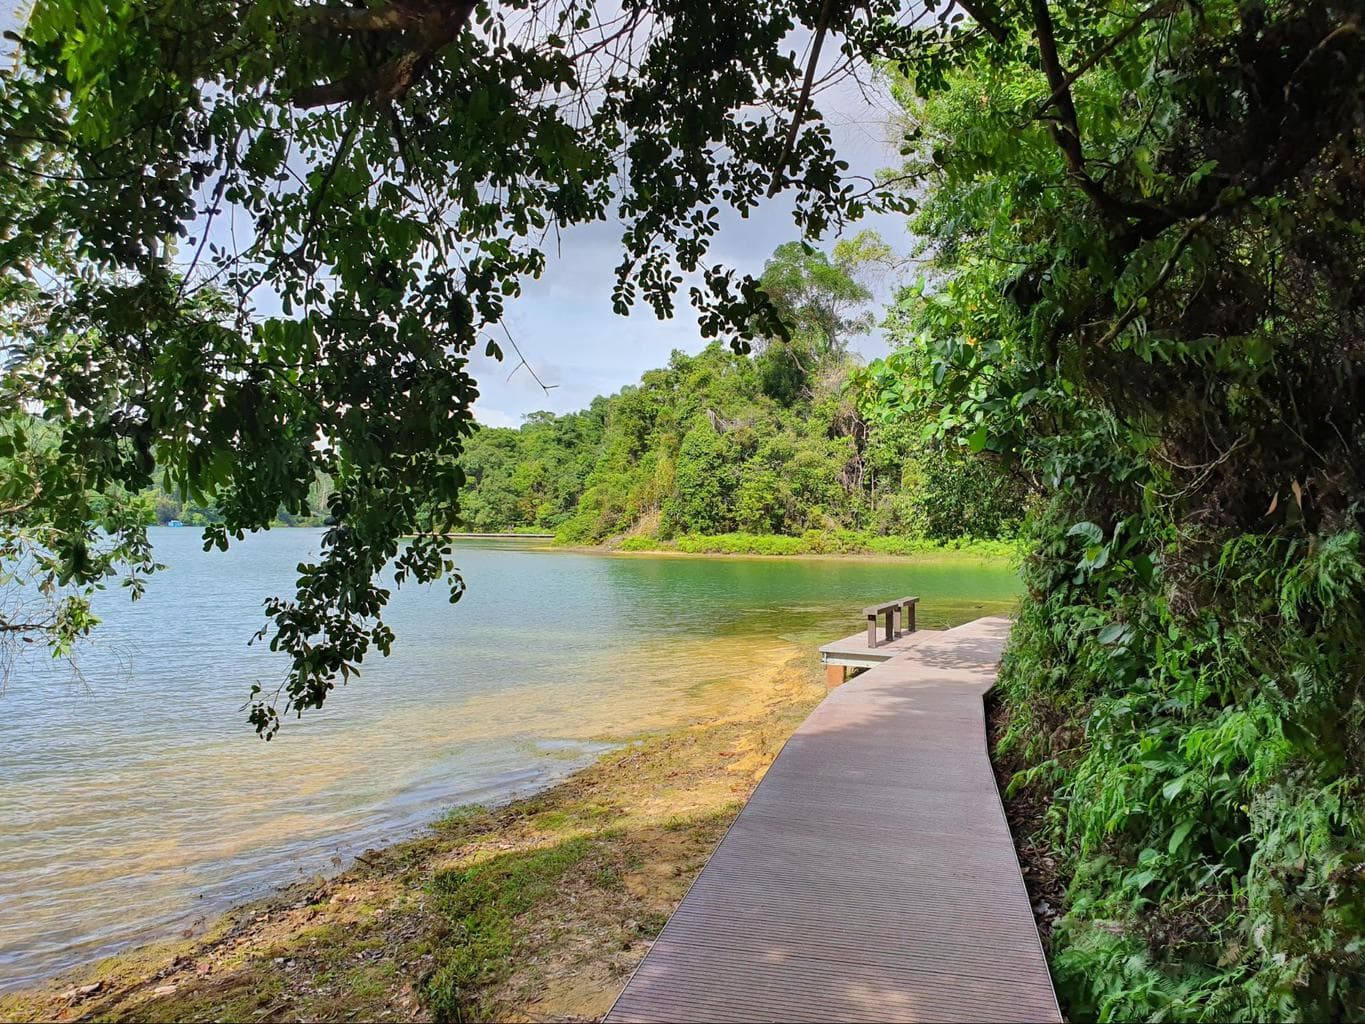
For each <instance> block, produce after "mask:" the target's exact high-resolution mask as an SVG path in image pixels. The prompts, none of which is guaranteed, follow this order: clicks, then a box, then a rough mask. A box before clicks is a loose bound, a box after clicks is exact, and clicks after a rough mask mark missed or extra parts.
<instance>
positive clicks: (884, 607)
mask: <svg viewBox="0 0 1365 1024" xmlns="http://www.w3.org/2000/svg"><path fill="white" fill-rule="evenodd" d="M918 603H919V598H918V597H899V598H897V599H896V600H894V601H887V602H886V603H885V604H876V605H873V606H872V607H870V608H864V609H863V614H864V615H866V616H867V646H868V647H876V646H877V643H878V641H877V619H878V617H879V616H882V615H885V616H886V628H885V633H886V637H885V639H884V640H883V641H881V642H882V643H890V642H891V641H892V640H895V639H896V638H897V637H898V636H902V635H904V634H905V633H913V632H914V631H915V605H916V604H918ZM902 609H904V613H905V618H904V623H905V628H904V629H901V622H902V619H901V612H902Z"/></svg>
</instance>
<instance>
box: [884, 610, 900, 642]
mask: <svg viewBox="0 0 1365 1024" xmlns="http://www.w3.org/2000/svg"><path fill="white" fill-rule="evenodd" d="M896 617H897V618H900V616H899V615H898V616H896ZM892 629H893V627H892V625H891V610H890V609H889V608H888V609H887V612H886V642H887V643H890V642H891V641H892V640H894V639H896V634H895V633H894V632H892Z"/></svg>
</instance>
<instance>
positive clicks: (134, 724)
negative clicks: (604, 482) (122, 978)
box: [0, 529, 1019, 988]
mask: <svg viewBox="0 0 1365 1024" xmlns="http://www.w3.org/2000/svg"><path fill="white" fill-rule="evenodd" d="M152 534H153V538H154V542H155V546H156V554H157V558H158V560H160V561H161V562H164V563H166V564H167V565H168V566H169V568H168V569H167V570H166V571H165V572H163V573H160V574H158V575H157V576H155V577H154V578H153V579H152V581H151V585H150V587H149V589H148V593H147V596H146V597H145V598H143V599H142V600H141V601H138V602H136V603H130V602H128V601H127V599H126V597H125V596H124V595H123V593H122V592H120V591H115V592H112V593H110V594H107V595H101V598H100V600H99V601H98V602H97V610H98V611H99V613H100V614H101V615H102V616H103V617H104V623H103V624H102V625H101V626H100V627H99V629H98V631H97V635H96V638H95V640H94V641H93V642H92V643H91V644H90V645H88V646H87V647H85V648H83V649H82V651H81V653H80V656H79V661H78V665H77V668H78V672H75V673H73V671H72V670H71V668H70V667H69V666H65V665H56V664H53V663H51V662H50V660H49V659H47V658H46V657H45V656H44V655H43V654H42V653H41V652H35V654H34V655H32V656H30V657H28V658H26V659H23V660H20V661H19V662H18V664H17V665H16V666H15V667H14V669H13V671H12V672H11V674H10V677H9V679H8V680H7V683H6V686H5V689H4V691H3V693H0V988H8V987H14V986H18V985H23V984H25V983H26V982H31V981H33V980H35V979H37V978H40V977H43V976H45V975H47V974H50V973H53V972H55V971H58V970H60V969H62V968H63V967H66V966H69V965H71V964H73V963H76V962H80V961H82V960H87V959H90V958H93V957H96V956H99V955H102V954H105V953H108V952H112V951H114V950H116V949H118V948H120V947H123V946H126V945H128V944H130V943H133V942H136V941H138V940H141V939H145V938H149V937H155V936H158V935H166V934H171V933H173V932H175V931H177V930H180V929H184V928H189V927H193V926H195V924H196V923H198V922H199V921H201V920H203V919H206V918H207V917H208V916H210V915H211V914H212V913H214V912H215V911H217V910H220V909H222V908H223V907H224V906H225V905H226V904H228V903H231V902H233V901H236V900H240V899H244V898H247V897H250V896H252V895H255V894H259V893H261V892H264V891H266V890H268V888H269V887H270V886H277V885H285V884H288V883H290V882H293V881H297V880H298V879H299V878H302V877H310V876H312V875H314V874H317V873H319V872H325V871H329V870H333V869H335V868H336V867H338V866H340V865H341V864H343V863H344V862H345V860H346V859H347V858H349V857H350V856H353V855H354V854H355V853H358V852H360V851H361V850H363V849H365V848H367V847H371V846H375V845H378V844H381V843H383V842H386V841H391V840H393V839H397V838H400V837H402V836H403V835H405V834H410V833H411V832H412V831H413V830H414V829H416V828H417V827H418V826H420V825H421V824H422V823H423V822H425V821H429V820H431V819H433V818H434V817H436V816H437V815H439V814H440V813H441V812H442V811H443V810H445V809H448V808H451V807H454V806H458V805H461V804H468V803H489V802H495V801H500V800H505V799H508V798H510V797H513V796H516V795H518V794H519V793H524V792H527V791H530V790H532V789H535V788H539V787H542V786H544V785H546V784H548V783H550V782H552V781H554V780H555V779H557V778H560V777H562V776H563V775H565V774H567V773H568V772H570V771H572V770H574V769H575V768H577V767H579V766H581V765H583V764H586V763H587V762H589V761H590V760H591V759H592V758H593V757H594V756H595V755H596V754H597V753H598V752H600V751H602V750H604V749H606V748H607V747H608V746H610V745H612V744H614V743H617V742H620V741H622V740H625V739H628V738H629V737H631V736H634V735H638V734H640V733H642V732H646V731H648V730H650V729H657V728H662V727H665V726H669V725H672V724H676V723H679V722H682V721H686V720H690V719H695V718H698V717H700V716H703V715H705V714H706V713H707V707H708V697H709V695H713V694H714V693H715V692H716V691H717V689H718V688H723V687H724V686H725V684H726V681H727V680H734V679H736V678H739V677H741V676H743V675H744V674H746V673H752V672H760V671H768V670H771V669H772V668H773V667H774V666H777V665H780V664H784V663H787V662H789V661H791V660H792V659H799V660H800V663H801V664H804V665H808V666H809V669H810V670H811V671H812V672H815V671H817V670H818V661H819V659H818V654H817V652H816V648H817V647H818V646H819V645H820V644H821V643H824V642H826V641H828V640H831V639H834V638H835V637H837V636H840V635H845V634H848V633H852V632H854V631H855V630H857V629H858V628H860V626H861V622H860V620H859V618H858V610H859V609H860V608H861V607H862V606H863V605H865V604H868V603H872V602H874V601H881V600H887V599H890V598H893V597H898V596H900V595H902V594H917V595H918V596H919V597H920V598H921V602H920V605H919V624H920V626H921V627H922V628H942V627H944V626H948V625H955V624H957V623H960V622H965V621H967V620H969V619H972V618H976V617H977V616H980V615H989V614H1000V613H1007V612H1008V611H1009V610H1010V609H1011V607H1012V606H1013V604H1014V602H1015V600H1016V596H1017V593H1018V587H1019V585H1018V581H1017V579H1016V577H1015V575H1014V573H1013V572H1012V571H1011V569H1010V568H1009V567H1008V566H1006V565H1004V564H1002V563H996V562H986V561H981V560H978V559H972V558H963V557H951V556H943V557H939V556H935V557H926V558H916V559H898V560H863V559H802V560H794V559H787V560H784V559H745V558H705V557H679V556H651V555H608V554H594V553H582V552H571V551H559V550H553V549H549V548H546V547H541V546H536V545H534V544H532V543H529V542H515V543H507V542H499V541H492V542H477V543H476V542H467V543H465V542H462V543H461V545H460V547H459V550H458V558H457V562H458V564H459V566H460V568H461V570H462V572H463V574H464V576H465V579H466V581H467V582H468V585H469V591H468V593H467V594H466V596H465V597H464V598H463V599H462V600H461V601H460V602H459V603H458V604H455V605H451V604H449V603H448V601H447V600H446V596H445V591H444V590H443V589H442V588H440V587H437V588H428V589H424V588H405V589H404V590H401V591H398V592H396V593H395V594H394V598H393V602H392V605H391V608H390V612H389V614H388V615H387V616H386V619H387V621H388V622H389V623H390V624H391V625H392V626H393V627H394V629H395V631H396V632H397V634H398V640H397V643H396V644H395V647H394V653H393V655H392V657H389V658H387V659H385V658H380V657H375V658H373V659H372V660H367V661H366V663H365V665H364V669H363V672H362V674H361V676H360V677H359V678H358V679H354V680H352V682H351V683H350V684H349V685H348V686H346V687H344V688H341V689H338V690H337V691H336V692H334V693H333V695H332V696H331V698H330V699H329V701H328V704H327V706H326V707H325V708H324V709H323V710H322V711H321V712H310V713H307V714H305V715H304V717H303V718H302V719H301V720H299V719H295V718H293V717H289V718H287V719H286V720H285V724H284V726H283V728H282V729H281V731H280V733H279V735H278V736H277V737H276V738H275V740H274V741H272V742H270V743H268V744H267V743H264V742H262V741H261V740H259V739H258V738H257V737H256V736H255V734H254V732H252V730H251V729H250V727H248V726H247V724H246V715H245V712H244V711H243V710H242V705H243V703H244V701H245V700H246V698H247V695H248V693H249V691H250V688H251V685H252V683H255V682H258V681H259V682H260V683H262V685H263V686H264V687H265V688H266V689H267V690H273V688H274V687H275V686H276V685H277V684H278V683H279V681H280V678H281V676H282V670H283V668H282V663H281V660H280V658H279V657H278V656H276V655H272V654H271V653H270V652H269V651H268V650H267V649H266V648H265V646H264V645H255V646H248V645H247V641H248V640H249V639H250V637H251V636H252V634H253V633H254V632H255V631H256V629H258V628H259V627H260V625H261V624H262V622H263V613H262V609H261V602H262V600H263V599H264V598H265V597H267V596H269V595H272V594H279V593H286V592H288V591H289V589H290V588H291V586H292V583H293V579H294V576H295V566H296V565H297V564H298V563H299V562H301V561H304V560H306V559H309V558H311V557H313V555H314V554H315V552H316V550H317V545H318V541H319V538H320V531H315V530H302V529H296V530H279V531H273V532H270V533H266V534H262V535H259V536H254V537H250V538H248V539H247V540H246V541H245V542H244V543H241V544H239V545H237V546H235V547H234V548H233V549H232V550H230V551H228V552H226V553H221V552H214V553H207V554H206V553H205V552H203V551H202V550H201V542H200V535H199V531H198V530H194V529H155V530H153V531H152Z"/></svg>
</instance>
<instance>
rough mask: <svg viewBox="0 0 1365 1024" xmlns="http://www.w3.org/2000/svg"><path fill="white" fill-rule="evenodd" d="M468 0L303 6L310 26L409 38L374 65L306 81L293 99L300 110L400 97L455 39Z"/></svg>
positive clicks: (469, 10)
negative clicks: (437, 3)
mask: <svg viewBox="0 0 1365 1024" xmlns="http://www.w3.org/2000/svg"><path fill="white" fill-rule="evenodd" d="M474 7H475V4H474V2H473V0H460V2H459V3H455V4H452V5H449V6H431V7H421V6H409V5H406V4H399V3H392V4H389V5H388V6H386V7H377V8H371V9H359V8H357V9H352V8H344V7H326V6H314V7H307V8H304V12H305V15H306V16H307V18H308V19H309V21H310V23H311V24H313V25H314V26H315V27H321V28H323V29H327V30H330V31H334V32H341V33H353V32H377V33H383V34H394V35H397V36H399V37H400V38H401V37H409V36H410V37H412V38H411V39H410V40H405V41H406V42H407V43H408V45H407V46H406V48H405V49H403V50H402V51H401V52H400V53H398V54H397V56H395V57H393V58H391V59H390V60H388V61H387V62H385V63H384V64H382V65H380V66H379V67H377V68H366V69H364V70H362V71H357V72H356V73H355V74H352V75H347V76H346V77H345V78H339V79H337V80H336V81H332V82H323V83H321V84H318V85H310V86H305V87H303V88H302V89H299V90H297V91H296V92H295V93H294V95H293V98H292V102H293V104H294V106H296V107H301V108H303V109H310V108H312V107H325V106H330V105H332V104H335V103H357V102H360V101H361V100H365V99H369V98H371V97H373V98H376V99H381V100H396V99H401V98H402V97H403V95H404V94H405V93H406V92H407V91H408V90H409V89H411V88H412V86H413V85H414V84H416V82H417V80H418V79H419V78H421V76H422V74H423V72H424V71H425V69H426V66H427V63H428V61H429V60H430V58H431V56H432V54H434V53H435V52H436V51H437V50H439V49H441V47H443V46H448V45H449V44H450V43H452V42H454V41H455V39H456V37H458V36H459V34H460V33H461V32H463V31H464V29H465V26H467V25H468V24H469V19H470V17H471V16H472V15H473V13H474Z"/></svg>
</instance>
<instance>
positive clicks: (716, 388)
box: [460, 344, 1023, 543]
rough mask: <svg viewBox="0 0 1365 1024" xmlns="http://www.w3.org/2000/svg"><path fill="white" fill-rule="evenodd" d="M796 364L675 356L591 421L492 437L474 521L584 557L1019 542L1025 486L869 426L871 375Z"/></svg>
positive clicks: (949, 445)
mask: <svg viewBox="0 0 1365 1024" xmlns="http://www.w3.org/2000/svg"><path fill="white" fill-rule="evenodd" d="M789 357H790V352H789V350H788V349H787V348H785V347H782V346H772V347H769V348H768V349H766V350H765V351H764V352H763V353H762V354H760V355H759V356H757V357H750V356H745V355H737V354H735V353H733V352H731V351H729V350H728V349H726V348H724V347H722V346H720V345H714V344H713V345H711V346H709V347H707V348H706V349H704V350H703V351H702V352H701V353H699V354H698V355H696V356H689V355H686V354H684V353H682V352H675V353H674V354H673V358H672V359H671V360H670V362H669V365H668V366H667V367H664V368H662V369H658V370H651V371H650V372H648V373H646V374H645V375H644V377H643V379H642V380H641V381H640V383H639V384H638V385H635V386H632V387H628V388H625V389H623V390H622V391H620V392H618V393H617V394H615V395H612V396H610V397H606V398H598V399H595V400H594V401H593V403H592V405H591V406H590V407H589V408H588V409H586V410H584V411H582V412H579V413H570V414H568V415H564V416H553V415H551V414H549V413H536V414H534V415H532V416H530V417H528V418H527V421H526V422H525V423H524V424H523V425H522V426H521V427H520V428H519V429H516V430H512V429H508V428H483V429H480V430H479V431H478V432H477V433H476V434H474V436H473V437H471V438H470V440H469V441H468V443H467V444H466V448H465V454H464V456H463V458H462V461H461V466H462V468H463V470H464V473H465V476H466V478H467V481H468V482H467V484H466V489H465V492H464V494H463V495H462V496H461V503H460V509H461V518H462V522H463V523H464V525H465V526H466V527H468V528H469V529H473V530H479V531H488V530H493V531H497V530H513V529H518V528H524V527H536V528H540V529H543V530H550V531H554V532H556V533H557V534H558V536H559V537H560V538H561V539H562V540H565V541H569V542H573V543H596V542H599V541H603V540H607V539H610V538H615V537H619V536H621V535H627V534H634V535H644V536H650V537H656V538H661V539H668V538H671V537H675V536H678V535H684V534H722V533H731V532H741V533H748V534H759V535H762V534H785V535H794V534H800V533H803V532H805V531H807V530H830V529H841V528H842V529H855V530H865V531H870V532H871V533H874V534H878V535H886V534H897V535H901V536H906V537H911V538H926V539H950V538H956V537H960V536H963V535H970V536H974V537H978V538H994V537H999V536H1002V535H1007V534H1012V533H1013V532H1014V530H1015V529H1016V528H1017V526H1018V523H1019V521H1020V518H1021V508H1022V500H1023V491H1022V487H1021V486H1020V484H1019V483H1018V482H1017V481H1014V480H1012V479H1010V478H1009V477H1008V476H1006V475H1003V474H1002V473H1000V472H999V471H998V470H997V469H995V468H994V467H991V466H988V465H983V464H981V463H979V462H977V461H975V460H972V459H970V458H967V457H966V455H965V452H963V451H959V446H958V445H956V444H955V443H954V442H951V441H946V440H944V439H941V438H932V437H926V436H925V434H924V422H923V421H922V419H914V418H911V419H901V420H898V421H896V422H887V423H868V422H867V421H866V420H865V419H864V417H863V416H862V414H861V412H860V409H859V400H860V397H861V396H862V393H863V388H864V385H863V383H862V376H861V374H860V373H859V372H857V369H856V367H855V366H854V364H853V363H852V362H851V361H849V360H848V359H847V358H846V357H844V356H842V355H840V354H837V353H836V354H833V355H830V354H826V355H824V356H823V357H821V356H818V355H817V354H816V353H814V352H806V353H804V356H803V362H804V365H805V366H806V369H804V370H800V371H794V370H793V368H792V367H789V366H788V365H787V360H788V359H789ZM775 366H776V369H775V368H774V367H775ZM793 383H794V386H793Z"/></svg>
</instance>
